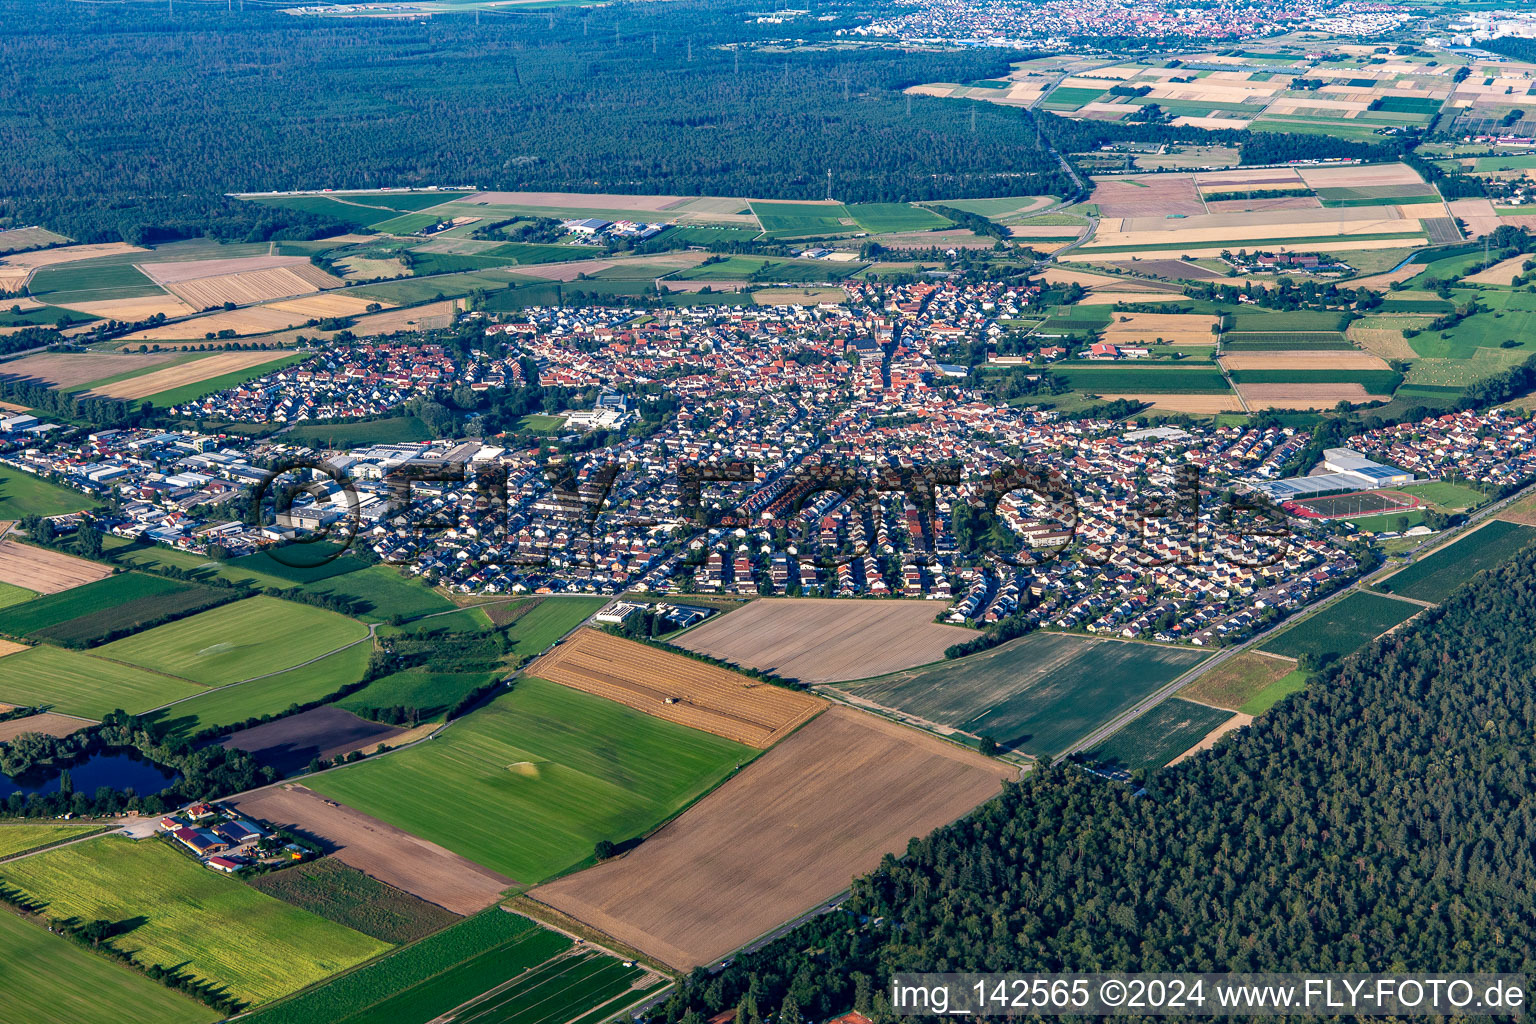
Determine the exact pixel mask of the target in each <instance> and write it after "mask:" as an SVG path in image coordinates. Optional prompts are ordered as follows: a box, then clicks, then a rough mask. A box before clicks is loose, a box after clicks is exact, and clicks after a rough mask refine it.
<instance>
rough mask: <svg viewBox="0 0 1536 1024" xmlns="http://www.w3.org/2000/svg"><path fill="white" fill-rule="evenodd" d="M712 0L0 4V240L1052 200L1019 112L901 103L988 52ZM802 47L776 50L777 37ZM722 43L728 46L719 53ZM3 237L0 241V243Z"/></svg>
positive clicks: (975, 70) (980, 61) (1042, 163)
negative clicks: (574, 212) (474, 215)
mask: <svg viewBox="0 0 1536 1024" xmlns="http://www.w3.org/2000/svg"><path fill="white" fill-rule="evenodd" d="M751 9H753V8H751V5H749V4H745V3H743V2H741V0H732V2H726V3H721V2H717V0H675V2H672V3H667V4H635V3H629V4H615V5H611V6H603V7H597V8H575V7H569V8H567V7H561V8H556V9H551V10H542V11H537V12H525V13H517V12H515V11H513V10H512V9H501V10H499V11H496V12H486V13H485V16H484V17H483V18H480V19H478V20H477V19H476V18H474V17H470V16H467V15H465V16H460V15H454V16H447V17H438V18H431V19H427V20H422V21H404V20H395V19H376V18H354V19H337V18H325V19H321V18H298V17H294V16H292V15H288V14H285V13H282V12H279V11H274V10H270V9H257V7H256V5H254V4H253V5H250V6H249V8H248V9H247V10H246V11H245V12H243V13H242V12H241V11H240V10H238V9H235V10H231V11H226V9H225V5H224V4H222V3H220V4H217V5H211V6H210V5H201V6H196V7H194V6H191V5H189V4H177V5H175V7H174V13H168V11H167V7H166V5H163V4H154V5H151V4H78V3H66V2H63V0H0V16H3V18H4V21H5V25H6V31H5V33H4V34H3V35H0V183H3V184H0V196H3V197H4V199H0V203H3V204H5V205H4V206H3V207H0V218H4V217H9V218H10V222H11V223H32V222H45V223H47V224H48V225H49V226H51V227H54V228H55V229H57V230H61V231H64V232H66V233H68V234H70V235H73V236H76V237H80V238H86V239H94V238H116V237H119V236H120V235H126V236H128V237H131V238H134V239H135V240H140V239H153V238H154V237H156V235H157V234H160V235H174V234H195V233H200V232H201V230H203V229H205V228H206V229H210V230H212V231H215V232H216V233H217V234H219V235H221V236H223V237H251V238H266V237H272V236H274V235H284V236H289V235H295V234H297V235H305V234H314V233H316V232H318V231H321V230H323V229H324V228H325V225H324V224H322V223H320V222H318V221H315V220H314V219H312V218H307V217H304V216H301V215H287V214H281V213H279V212H277V211H274V210H270V209H267V210H260V209H253V208H251V207H250V206H249V205H248V204H236V203H233V202H230V201H228V200H226V199H224V198H223V194H224V193H226V192H239V191H265V190H287V189H309V188H323V187H336V188H343V187H347V188H362V187H371V186H382V185H429V184H439V185H461V184H473V185H479V186H482V187H485V188H497V189H518V188H535V189H559V190H571V191H618V192H650V193H657V192H660V193H681V194H698V193H703V194H714V195H736V196H764V197H776V198H805V199H816V198H822V197H824V196H825V195H826V192H827V172H828V171H829V170H830V171H831V172H832V177H833V190H834V192H835V193H836V195H837V196H838V197H839V198H841V199H845V200H849V201H862V200H901V199H909V200H913V199H932V198H942V197H953V196H986V195H1022V194H1030V193H1041V192H1050V191H1055V192H1062V191H1065V190H1068V189H1069V188H1070V182H1069V180H1068V179H1067V178H1066V176H1065V175H1064V174H1063V172H1062V169H1061V167H1060V165H1059V164H1058V162H1057V161H1056V159H1055V157H1054V156H1053V155H1052V154H1051V153H1050V151H1049V148H1048V147H1046V146H1044V145H1042V143H1041V141H1040V139H1039V136H1038V132H1037V130H1036V128H1035V127H1034V124H1033V122H1032V121H1031V119H1030V117H1029V115H1028V114H1026V113H1024V112H1022V111H1018V110H1012V109H1005V108H1001V107H996V106H993V105H991V104H976V103H972V102H968V101H963V100H941V99H934V98H930V97H911V98H908V97H907V96H904V95H902V93H901V92H900V90H901V88H902V87H904V86H906V85H909V84H913V83H917V82H925V81H971V80H974V79H978V78H984V77H988V76H995V75H999V74H1003V73H1005V72H1006V71H1007V69H1008V59H1009V58H1013V59H1017V58H1018V56H1019V55H1018V54H1016V53H1011V52H1007V51H1000V50H967V51H956V52H938V51H934V52H910V53H908V52H900V51H895V50H884V49H878V48H872V47H867V46H861V47H852V46H845V45H841V44H836V43H834V42H833V41H832V37H831V35H830V33H831V32H832V31H833V30H834V29H833V26H832V25H830V24H822V23H818V22H815V21H812V20H810V19H806V20H805V21H804V22H803V23H802V22H797V23H794V24H792V25H758V24H756V21H755V19H754V18H749V17H748V11H749V10H751ZM786 36H793V37H804V38H806V39H807V43H808V44H819V45H794V44H793V43H791V44H789V45H786V46H784V47H773V46H771V45H770V44H772V43H773V42H774V41H775V40H776V39H781V38H783V37H786ZM738 44H742V45H738ZM3 223H4V220H0V224H3Z"/></svg>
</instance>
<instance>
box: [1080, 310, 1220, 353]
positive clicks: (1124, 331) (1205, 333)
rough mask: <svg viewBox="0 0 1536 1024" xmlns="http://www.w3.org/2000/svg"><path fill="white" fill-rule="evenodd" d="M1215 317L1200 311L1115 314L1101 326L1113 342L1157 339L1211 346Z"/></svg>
mask: <svg viewBox="0 0 1536 1024" xmlns="http://www.w3.org/2000/svg"><path fill="white" fill-rule="evenodd" d="M1215 326H1216V318H1215V317H1214V316H1207V315H1204V314H1200V313H1116V314H1114V319H1112V320H1111V321H1110V322H1109V326H1108V327H1106V328H1105V329H1104V340H1105V341H1106V342H1109V343H1110V344H1112V345H1138V344H1142V345H1145V344H1152V343H1154V342H1156V341H1157V340H1158V339H1159V338H1160V339H1162V340H1163V341H1165V342H1169V343H1171V344H1175V345H1214V344H1216V335H1215V334H1214V333H1213V332H1212V330H1211V328H1213V327H1215Z"/></svg>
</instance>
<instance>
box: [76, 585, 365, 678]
mask: <svg viewBox="0 0 1536 1024" xmlns="http://www.w3.org/2000/svg"><path fill="white" fill-rule="evenodd" d="M367 635H368V630H367V628H366V627H365V626H363V624H362V623H360V622H358V621H357V620H356V619H349V618H347V617H346V616H345V615H338V614H336V613H335V612H328V611H325V610H324V609H321V608H314V607H311V606H309V605H302V604H294V603H293V602H291V601H283V600H281V599H279V598H275V597H252V598H248V599H246V600H244V601H236V602H234V603H233V604H226V605H222V606H220V607H218V608H214V609H212V610H210V611H206V612H201V613H199V614H197V615H194V616H192V617H191V618H189V619H181V620H179V621H177V622H171V623H167V624H166V625H164V626H157V627H155V628H154V629H151V630H148V631H146V632H143V633H139V634H136V635H134V636H130V637H125V638H123V639H122V640H114V641H113V642H112V643H110V644H107V645H106V646H104V647H102V648H100V649H99V650H98V652H97V653H98V654H99V655H100V656H101V657H103V658H110V659H113V660H116V661H125V662H128V663H129V664H130V665H142V666H144V667H146V668H155V669H158V670H160V671H163V672H168V673H171V674H174V675H177V676H180V677H182V678H184V679H191V680H194V681H196V682H200V683H208V684H210V685H221V684H224V683H232V682H235V681H237V680H240V679H249V678H251V677H253V676H259V675H264V674H266V673H269V672H280V671H282V670H283V669H287V668H292V667H294V666H295V665H299V664H301V663H303V662H306V661H309V660H310V659H312V658H318V657H320V656H321V655H323V654H326V653H328V652H330V651H333V650H335V649H336V648H338V647H341V646H342V645H343V644H348V643H352V642H354V641H357V640H361V639H363V638H364V637H366V636H367Z"/></svg>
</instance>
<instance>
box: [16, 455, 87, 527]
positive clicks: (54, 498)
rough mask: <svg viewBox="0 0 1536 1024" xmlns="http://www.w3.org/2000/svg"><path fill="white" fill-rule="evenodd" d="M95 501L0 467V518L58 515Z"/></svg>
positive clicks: (80, 508)
mask: <svg viewBox="0 0 1536 1024" xmlns="http://www.w3.org/2000/svg"><path fill="white" fill-rule="evenodd" d="M94 504H96V502H94V501H93V500H92V499H91V498H90V497H89V496H87V495H85V494H82V493H80V492H79V491H76V490H71V489H70V488H68V487H60V486H59V485H58V484H53V483H49V482H48V481H47V480H44V479H43V478H42V477H36V476H33V475H32V474H31V473H23V472H22V471H21V470H19V469H13V468H11V467H10V466H0V519H21V518H22V517H24V516H60V515H64V514H65V513H68V512H79V511H81V510H82V509H87V508H90V507H91V506H92V505H94Z"/></svg>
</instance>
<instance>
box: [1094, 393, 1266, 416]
mask: <svg viewBox="0 0 1536 1024" xmlns="http://www.w3.org/2000/svg"><path fill="white" fill-rule="evenodd" d="M1100 397H1101V398H1103V399H1104V400H1105V401H1107V402H1113V401H1114V400H1115V399H1117V398H1124V399H1126V400H1128V401H1132V402H1150V403H1151V404H1152V407H1153V408H1154V409H1164V410H1166V411H1168V412H1187V413H1189V414H1191V415H1194V416H1206V415H1210V414H1211V413H1218V412H1242V411H1243V404H1242V403H1241V402H1239V401H1238V400H1237V398H1236V397H1235V396H1233V395H1169V394H1163V393H1158V394H1121V393H1116V394H1112V395H1109V394H1106V395H1101V396H1100Z"/></svg>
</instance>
